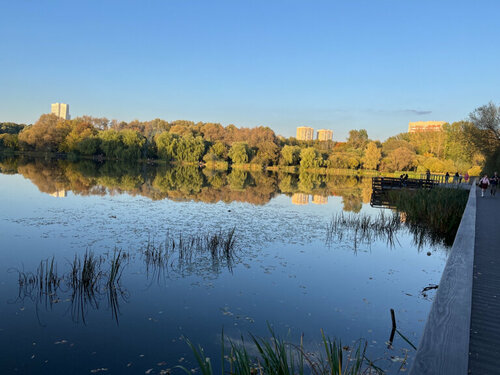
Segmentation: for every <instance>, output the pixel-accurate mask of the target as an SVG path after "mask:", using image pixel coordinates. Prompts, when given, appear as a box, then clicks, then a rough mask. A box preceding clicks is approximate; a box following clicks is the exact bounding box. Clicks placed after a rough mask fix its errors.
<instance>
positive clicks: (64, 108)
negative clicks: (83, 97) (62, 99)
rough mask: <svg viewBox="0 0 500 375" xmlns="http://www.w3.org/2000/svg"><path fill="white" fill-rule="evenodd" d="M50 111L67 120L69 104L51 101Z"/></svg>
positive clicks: (68, 117)
mask: <svg viewBox="0 0 500 375" xmlns="http://www.w3.org/2000/svg"><path fill="white" fill-rule="evenodd" d="M50 113H53V114H54V115H56V116H57V117H60V118H63V119H65V120H69V119H70V115H69V104H64V103H52V105H51V106H50Z"/></svg>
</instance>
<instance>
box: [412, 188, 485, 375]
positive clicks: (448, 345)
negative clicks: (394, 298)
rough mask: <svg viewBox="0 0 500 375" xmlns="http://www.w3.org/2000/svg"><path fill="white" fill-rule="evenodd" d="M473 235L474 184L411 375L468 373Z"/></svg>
mask: <svg viewBox="0 0 500 375" xmlns="http://www.w3.org/2000/svg"><path fill="white" fill-rule="evenodd" d="M475 232H476V185H475V184H474V183H473V184H472V185H471V189H470V193H469V199H468V201H467V206H466V207H465V211H464V214H463V216H462V220H461V222H460V226H459V228H458V231H457V235H456V237H455V241H454V242H453V246H452V248H451V252H450V255H449V256H448V260H447V262H446V266H445V268H444V271H443V275H442V276H441V281H440V283H439V288H438V291H437V293H436V297H435V299H434V302H433V304H432V307H431V311H430V313H429V317H428V318H427V323H426V325H425V329H424V333H423V335H422V339H421V340H420V344H419V346H418V350H417V354H416V356H415V360H414V362H413V365H412V367H411V369H410V375H424V374H425V375H431V374H432V375H441V374H443V375H444V374H450V375H466V374H467V373H468V363H469V337H470V319H471V306H472V271H473V266H474V239H475Z"/></svg>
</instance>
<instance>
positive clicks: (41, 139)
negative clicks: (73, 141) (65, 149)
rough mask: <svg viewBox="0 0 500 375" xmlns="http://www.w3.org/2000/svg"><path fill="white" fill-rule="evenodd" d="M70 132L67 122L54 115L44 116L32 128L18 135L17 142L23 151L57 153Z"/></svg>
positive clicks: (27, 128) (69, 125) (29, 127)
mask: <svg viewBox="0 0 500 375" xmlns="http://www.w3.org/2000/svg"><path fill="white" fill-rule="evenodd" d="M70 131H71V124H70V122H69V121H67V120H64V119H62V118H59V117H57V116H56V115H54V114H45V115H41V116H40V118H39V119H38V121H37V122H36V123H35V124H34V125H33V126H28V127H26V128H24V130H23V131H21V132H20V133H19V142H20V144H21V145H22V147H23V148H24V149H26V148H28V149H33V150H37V151H52V152H57V151H59V147H60V145H61V144H62V143H63V141H64V139H65V138H66V136H67V135H68V134H69V132H70Z"/></svg>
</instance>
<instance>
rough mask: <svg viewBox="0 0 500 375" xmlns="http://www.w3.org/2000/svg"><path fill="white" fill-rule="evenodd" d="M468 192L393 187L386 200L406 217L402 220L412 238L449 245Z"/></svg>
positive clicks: (453, 236) (463, 208) (457, 225)
mask: <svg viewBox="0 0 500 375" xmlns="http://www.w3.org/2000/svg"><path fill="white" fill-rule="evenodd" d="M468 195H469V192H468V191H467V190H463V189H448V188H439V187H436V188H433V189H419V190H406V189H401V190H393V191H389V192H388V198H389V200H390V202H391V203H392V204H393V205H394V206H395V207H396V209H397V211H399V212H403V213H404V214H405V216H406V223H407V224H408V227H409V228H410V231H411V232H412V233H413V234H414V237H415V238H416V241H417V242H418V241H419V239H420V240H422V239H423V238H424V237H429V238H430V239H431V240H432V241H441V240H443V241H444V243H445V244H446V245H448V246H451V245H452V244H453V241H454V239H455V235H456V233H457V230H458V227H459V225H460V221H461V219H462V214H463V212H464V210H465V206H466V205H467V199H468Z"/></svg>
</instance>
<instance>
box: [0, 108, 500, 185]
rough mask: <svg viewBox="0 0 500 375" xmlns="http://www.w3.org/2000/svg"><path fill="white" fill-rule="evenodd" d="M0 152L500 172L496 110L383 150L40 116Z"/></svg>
mask: <svg viewBox="0 0 500 375" xmlns="http://www.w3.org/2000/svg"><path fill="white" fill-rule="evenodd" d="M0 149H3V150H14V151H21V152H51V153H64V154H68V155H70V156H72V157H75V158H78V157H84V158H89V157H92V158H98V159H109V160H128V161H132V160H146V159H149V160H152V159H156V160H163V161H166V162H179V163H192V164H200V163H201V164H205V165H206V166H208V167H220V168H222V169H227V168H228V166H229V165H233V166H238V165H240V166H241V165H249V164H250V165H255V166H259V167H274V168H277V169H280V168H284V169H300V170H309V171H318V172H320V171H324V170H326V169H351V170H359V169H366V170H377V171H386V172H394V171H416V172H425V171H426V170H430V171H431V172H435V173H445V172H456V171H458V172H460V173H465V172H468V173H469V174H470V175H478V174H479V173H480V172H481V170H482V169H486V170H491V171H492V170H494V169H495V170H496V169H498V167H499V166H500V151H499V150H500V107H496V106H495V105H494V104H493V103H489V104H487V105H485V106H482V107H479V108H477V109H475V110H474V111H473V112H471V114H470V115H469V118H468V119H467V120H464V121H459V122H455V123H452V124H445V125H444V126H443V129H442V130H441V131H437V132H421V133H401V134H398V135H395V136H392V137H389V138H388V139H387V140H385V141H384V142H381V141H378V140H372V139H370V138H369V136H368V133H367V131H366V130H364V129H360V130H351V131H350V132H349V136H348V138H347V140H346V141H345V142H333V141H326V142H322V141H299V140H297V139H295V138H293V137H290V138H284V137H281V136H277V135H276V134H275V133H274V131H272V130H271V129H270V128H268V127H263V126H260V127H255V128H237V127H236V126H234V125H228V126H226V127H224V126H222V125H221V124H218V123H204V122H198V123H194V122H191V121H184V120H179V121H172V122H168V121H165V120H161V119H155V120H152V121H137V120H135V121H132V122H128V123H127V122H118V121H116V120H112V121H109V120H108V119H106V118H96V117H90V116H83V117H78V118H75V119H72V120H65V119H61V118H58V117H57V116H55V115H53V114H44V115H42V116H40V118H39V119H38V121H37V122H36V123H35V124H33V125H28V126H27V125H24V124H14V123H0Z"/></svg>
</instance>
